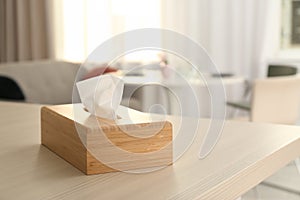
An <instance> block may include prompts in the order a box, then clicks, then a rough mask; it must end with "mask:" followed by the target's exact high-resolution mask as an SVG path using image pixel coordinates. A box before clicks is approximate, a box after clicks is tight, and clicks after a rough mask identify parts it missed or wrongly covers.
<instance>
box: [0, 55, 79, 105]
mask: <svg viewBox="0 0 300 200" xmlns="http://www.w3.org/2000/svg"><path fill="white" fill-rule="evenodd" d="M79 67H80V64H77V63H71V62H65V61H53V60H41V61H28V62H27V61H26V62H18V63H7V64H0V75H2V76H7V77H9V78H12V79H13V80H15V81H16V82H17V83H18V85H19V86H20V88H21V90H22V91H23V93H24V96H25V102H29V103H39V104H64V103H71V102H72V91H73V85H74V82H75V78H76V74H77V72H78V69H79ZM82 73H84V72H81V74H82ZM79 77H80V75H79Z"/></svg>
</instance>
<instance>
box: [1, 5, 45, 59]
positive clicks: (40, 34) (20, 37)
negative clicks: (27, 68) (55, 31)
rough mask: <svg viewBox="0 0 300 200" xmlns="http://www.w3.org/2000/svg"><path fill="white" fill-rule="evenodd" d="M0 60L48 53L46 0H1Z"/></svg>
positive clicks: (30, 57)
mask: <svg viewBox="0 0 300 200" xmlns="http://www.w3.org/2000/svg"><path fill="white" fill-rule="evenodd" d="M0 30H1V31H0V62H11V61H22V60H36V59H43V58H47V57H49V49H48V47H49V40H48V39H49V37H48V34H47V32H48V31H47V13H46V4H45V1H40V0H0Z"/></svg>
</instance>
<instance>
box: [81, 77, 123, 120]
mask: <svg viewBox="0 0 300 200" xmlns="http://www.w3.org/2000/svg"><path fill="white" fill-rule="evenodd" d="M76 86H77V89H78V92H79V96H80V99H81V102H82V104H83V105H84V106H85V108H86V109H87V110H88V111H89V112H90V113H91V114H93V115H96V116H98V117H102V118H107V119H115V117H116V111H117V109H118V107H119V105H120V103H121V100H122V95H123V88H124V82H123V80H121V79H119V78H117V77H115V76H112V75H101V76H98V77H95V78H90V79H87V80H84V81H80V82H77V83H76Z"/></svg>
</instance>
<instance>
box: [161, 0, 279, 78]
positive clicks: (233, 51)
mask: <svg viewBox="0 0 300 200" xmlns="http://www.w3.org/2000/svg"><path fill="white" fill-rule="evenodd" d="M279 23H280V0H264V1H261V0H228V1H221V0H201V1H198V0H190V1H183V0H180V1H176V2H175V1H172V0H165V1H163V3H162V27H164V28H168V29H171V30H175V31H178V32H181V33H183V34H186V35H188V36H189V37H191V39H193V40H195V41H196V42H198V43H199V44H201V45H203V46H204V48H205V49H206V50H207V51H208V53H209V54H210V55H211V57H212V59H213V60H214V61H215V63H216V64H217V66H218V67H219V69H220V71H221V72H234V73H235V74H238V75H242V76H244V77H247V78H250V79H252V78H256V77H260V76H264V75H265V71H266V62H267V60H268V58H269V57H272V56H273V55H274V54H276V52H277V50H278V49H279V38H280V24H279Z"/></svg>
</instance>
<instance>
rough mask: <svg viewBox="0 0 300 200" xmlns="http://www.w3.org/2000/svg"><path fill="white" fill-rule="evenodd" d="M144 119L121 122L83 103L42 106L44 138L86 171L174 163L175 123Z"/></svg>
mask: <svg viewBox="0 0 300 200" xmlns="http://www.w3.org/2000/svg"><path fill="white" fill-rule="evenodd" d="M74 106H75V109H76V108H78V109H77V111H78V112H77V113H76V114H75V115H76V116H80V117H78V119H77V117H74V116H75V115H74V110H73V109H74ZM123 109H126V108H123ZM119 114H120V113H119ZM122 117H123V116H121V118H122ZM123 118H124V117H123ZM141 118H143V117H140V118H139V121H134V120H133V121H131V120H128V119H127V118H124V119H122V120H120V121H121V122H120V124H119V123H118V121H116V122H115V121H110V120H107V119H102V118H98V117H95V116H92V115H89V114H87V112H86V111H84V109H83V107H82V106H81V104H80V105H58V106H47V107H43V108H42V109H41V135H42V140H41V141H42V144H43V145H45V146H46V147H48V148H49V149H50V150H52V151H53V152H55V153H56V154H57V155H59V156H60V157H62V158H64V159H65V160H66V161H68V162H69V163H71V164H73V165H74V166H75V167H77V168H78V169H80V170H81V171H82V172H84V173H85V174H99V173H107V172H113V171H124V170H133V169H143V168H150V167H158V166H167V165H170V164H172V158H173V157H172V143H171V142H172V124H171V123H170V122H167V121H154V122H147V121H145V120H144V121H141ZM126 120H127V121H126ZM133 123H134V124H133ZM135 123H136V124H135ZM128 134H132V135H128ZM141 136H143V137H141ZM145 136H146V137H145ZM133 154H134V156H133ZM135 155H136V156H135Z"/></svg>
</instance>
